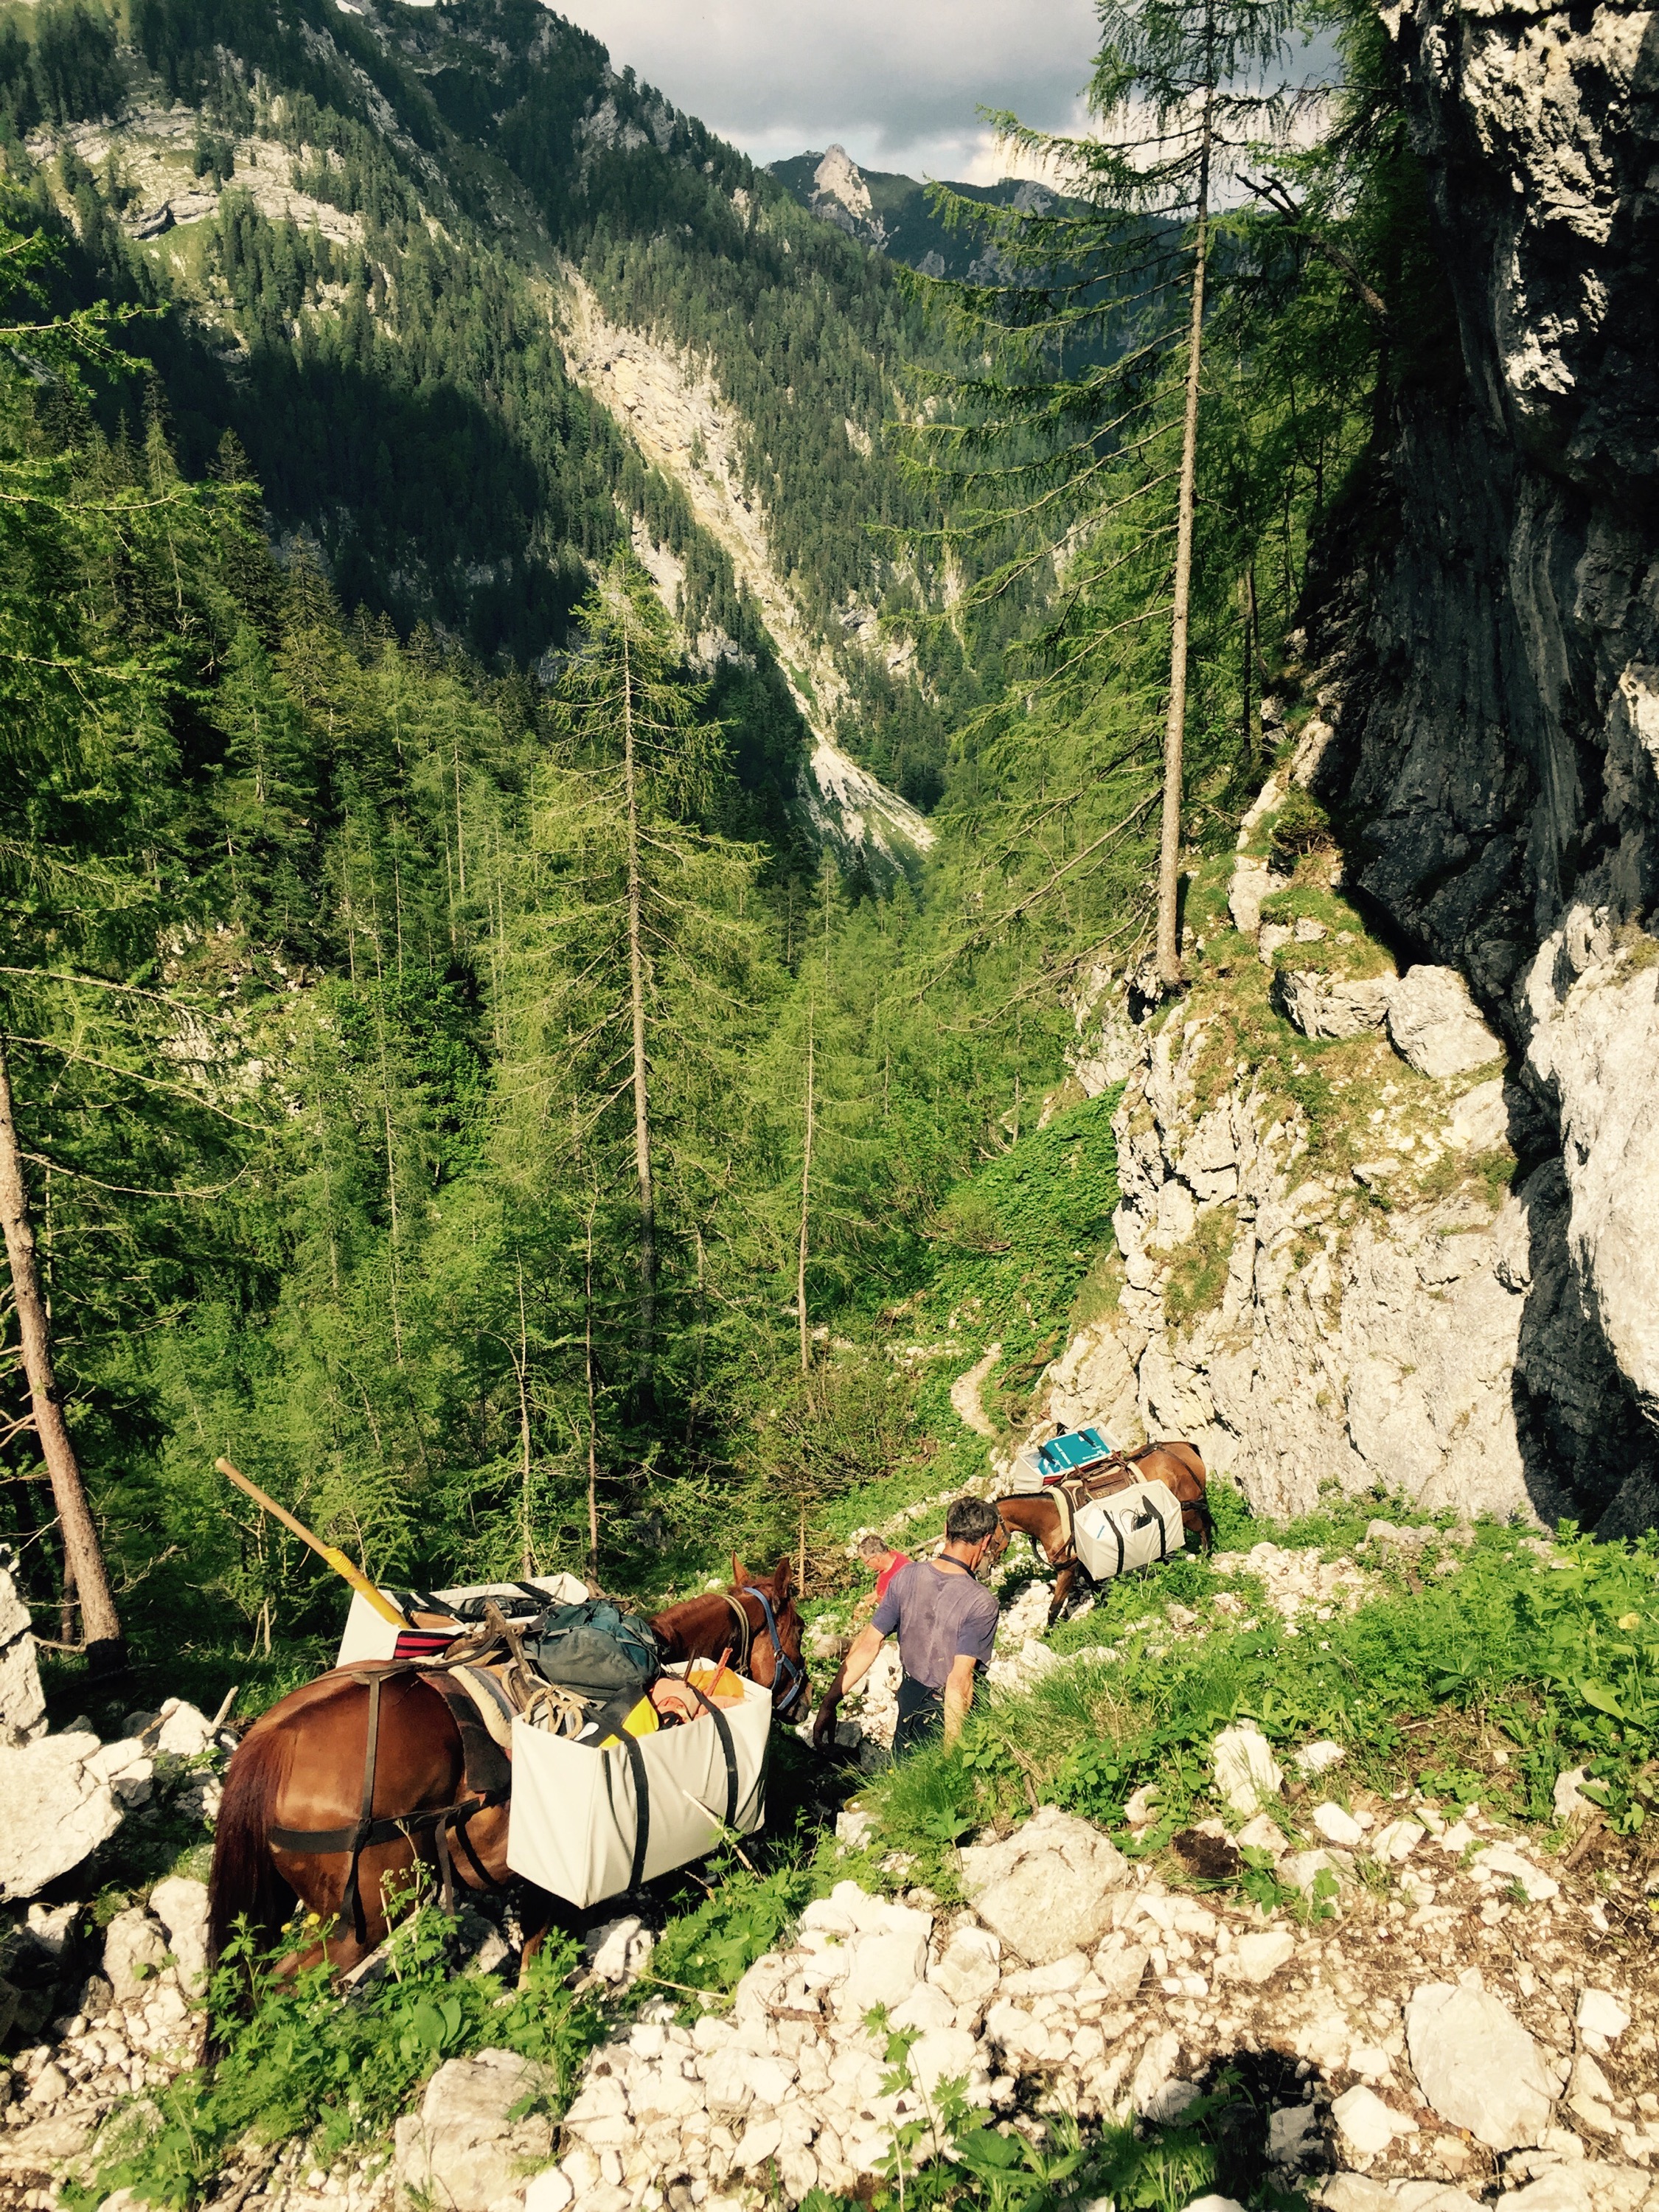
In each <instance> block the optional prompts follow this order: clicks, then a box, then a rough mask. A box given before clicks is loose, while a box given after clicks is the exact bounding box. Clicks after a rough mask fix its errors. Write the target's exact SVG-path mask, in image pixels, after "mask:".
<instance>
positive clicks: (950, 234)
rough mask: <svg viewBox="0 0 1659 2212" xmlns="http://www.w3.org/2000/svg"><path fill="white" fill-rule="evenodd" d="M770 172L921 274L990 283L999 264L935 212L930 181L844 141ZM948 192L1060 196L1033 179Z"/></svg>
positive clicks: (1025, 203)
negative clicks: (878, 164) (860, 159)
mask: <svg viewBox="0 0 1659 2212" xmlns="http://www.w3.org/2000/svg"><path fill="white" fill-rule="evenodd" d="M767 173H768V174H769V176H773V177H775V178H776V179H778V181H779V182H780V183H781V184H782V185H784V186H785V188H786V189H787V191H789V192H790V193H791V194H792V195H793V197H794V198H795V199H797V200H798V201H799V203H800V204H801V206H803V207H804V208H806V209H807V210H810V211H811V213H812V214H813V215H816V216H818V217H819V218H820V219H821V220H822V221H823V222H828V223H830V224H832V225H833V226H834V228H836V229H837V230H839V231H842V232H843V233H844V234H845V235H846V236H847V237H848V238H850V239H853V240H855V241H856V242H857V243H858V244H859V245H860V246H870V247H872V248H873V249H874V251H875V252H878V253H882V254H884V255H886V256H887V257H888V258H890V259H891V260H895V261H901V262H902V263H904V264H905V265H906V267H908V268H911V269H914V270H916V271H917V273H918V274H919V275H920V276H950V277H956V278H960V279H963V280H964V281H966V282H968V283H980V282H981V281H986V282H994V281H995V278H996V276H997V274H998V266H999V264H996V263H995V262H994V259H993V258H991V256H990V255H989V254H988V253H987V250H986V249H985V248H984V246H982V245H981V244H980V242H979V241H978V240H975V238H974V236H973V235H972V234H971V233H964V232H963V231H960V230H953V229H951V228H950V226H949V225H948V224H946V223H945V222H943V221H942V220H941V219H940V218H939V216H937V215H935V214H934V213H933V209H932V208H931V207H930V206H929V204H928V200H927V194H928V191H929V189H930V188H931V185H932V184H933V179H931V178H929V179H927V180H926V181H919V180H918V179H916V178H915V177H909V176H906V175H904V174H903V173H902V172H899V171H890V170H882V169H863V168H860V166H859V164H858V163H857V162H856V161H854V160H853V158H852V156H851V155H849V154H848V151H847V149H846V148H845V147H844V146H842V145H839V144H832V145H831V146H829V148H827V149H826V150H825V151H824V152H823V153H822V154H793V155H787V156H786V157H785V158H784V159H783V160H781V161H772V162H769V163H768V165H767ZM945 188H946V190H947V191H951V193H953V194H955V195H957V197H961V198H963V199H965V200H974V201H977V202H978V203H979V204H981V205H982V206H984V207H986V208H987V209H988V208H1006V207H1012V208H1017V209H1018V210H1021V211H1022V212H1024V211H1026V210H1034V211H1036V213H1038V214H1046V213H1047V212H1048V210H1049V209H1050V208H1052V207H1054V206H1055V205H1057V204H1059V203H1060V195H1059V194H1058V193H1056V192H1054V191H1050V189H1049V188H1048V185H1043V184H1039V183H1037V182H1036V180H1035V179H1030V178H1020V177H1004V178H1002V179H1000V181H999V182H998V183H996V184H994V185H963V184H950V183H947V184H946V187H945Z"/></svg>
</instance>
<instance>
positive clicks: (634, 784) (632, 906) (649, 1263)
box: [623, 625, 657, 1391]
mask: <svg viewBox="0 0 1659 2212" xmlns="http://www.w3.org/2000/svg"><path fill="white" fill-rule="evenodd" d="M623 793H624V797H625V799H626V803H627V807H628V988H629V1000H630V1002H631V1006H632V1011H633V1016H634V1172H635V1176H637V1178H638V1181H639V1187H640V1367H641V1379H642V1381H643V1382H644V1383H645V1386H646V1389H647V1391H649V1389H650V1387H651V1364H652V1359H653V1352H654V1346H655V1340H656V1334H657V1205H656V1194H655V1192H654V1190H653V1186H652V1179H651V1091H650V1081H649V1073H648V1066H647V1059H646V1050H645V947H644V945H643V942H642V939H643V937H644V912H643V909H644V885H643V883H642V881H641V863H640V800H639V775H638V769H637V766H636V763H635V758H634V670H633V665H632V659H631V656H630V654H629V640H628V632H627V629H626V626H625V625H624V628H623Z"/></svg>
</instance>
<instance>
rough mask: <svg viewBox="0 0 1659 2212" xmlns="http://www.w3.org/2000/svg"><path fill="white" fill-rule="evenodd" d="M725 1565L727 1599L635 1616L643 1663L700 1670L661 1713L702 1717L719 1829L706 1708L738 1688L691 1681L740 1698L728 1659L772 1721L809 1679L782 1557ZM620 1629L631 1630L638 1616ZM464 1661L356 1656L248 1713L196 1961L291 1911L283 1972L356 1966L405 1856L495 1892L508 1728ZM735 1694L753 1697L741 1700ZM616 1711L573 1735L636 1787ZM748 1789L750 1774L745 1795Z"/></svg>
mask: <svg viewBox="0 0 1659 2212" xmlns="http://www.w3.org/2000/svg"><path fill="white" fill-rule="evenodd" d="M732 1565H733V1568H734V1570H735V1578H734V1581H733V1583H732V1588H731V1589H730V1590H729V1591H712V1592H710V1593H708V1595H706V1596H703V1597H697V1598H691V1599H688V1600H686V1601H684V1603H682V1604H679V1605H675V1606H671V1607H668V1608H667V1610H666V1611H665V1612H664V1613H659V1614H657V1615H656V1617H655V1618H654V1619H653V1620H652V1621H651V1622H650V1623H649V1625H648V1626H649V1628H650V1631H651V1635H652V1638H653V1639H654V1644H655V1650H656V1653H657V1655H658V1656H659V1657H660V1659H661V1660H663V1661H665V1662H669V1663H670V1665H672V1664H673V1662H698V1661H707V1662H713V1665H712V1667H705V1668H702V1670H701V1673H700V1672H699V1670H698V1668H696V1665H695V1663H694V1664H693V1665H691V1666H690V1668H689V1669H688V1671H687V1673H686V1675H685V1678H684V1682H683V1683H673V1682H672V1681H671V1678H669V1677H666V1676H665V1677H664V1678H663V1679H664V1680H665V1681H668V1682H669V1683H670V1686H671V1690H672V1692H673V1694H672V1695H671V1697H670V1698H668V1699H667V1700H666V1701H665V1703H664V1704H663V1711H664V1714H665V1717H670V1716H671V1717H673V1718H675V1719H678V1718H680V1717H682V1709H684V1717H689V1718H698V1717H701V1716H700V1715H699V1712H698V1708H699V1707H701V1708H703V1709H705V1710H706V1715H707V1718H708V1720H709V1721H713V1722H714V1723H716V1725H717V1727H718V1729H719V1740H720V1749H721V1750H722V1751H723V1753H724V1756H725V1766H726V1774H727V1775H728V1777H730V1778H731V1779H732V1788H731V1789H730V1790H728V1795H727V1806H726V1809H727V1815H728V1822H729V1819H730V1815H731V1813H732V1805H733V1802H734V1800H735V1794H736V1789H735V1785H736V1767H735V1765H734V1759H733V1753H732V1728H731V1727H730V1726H729V1725H728V1724H727V1721H728V1717H727V1716H726V1714H723V1713H722V1712H721V1711H720V1707H721V1706H722V1705H725V1706H731V1705H737V1704H740V1703H742V1702H743V1699H742V1698H741V1697H738V1696H732V1697H720V1696H718V1695H711V1694H706V1693H705V1690H704V1688H702V1687H700V1686H699V1683H700V1682H702V1683H704V1684H706V1685H707V1686H708V1691H711V1692H719V1691H720V1689H721V1688H722V1687H723V1686H726V1685H730V1686H731V1687H732V1689H733V1691H734V1692H735V1691H738V1690H740V1689H741V1685H740V1684H738V1683H735V1682H733V1681H732V1676H731V1674H729V1673H728V1672H726V1662H731V1664H732V1665H733V1666H735V1667H736V1668H737V1669H738V1673H739V1674H741V1675H743V1676H744V1677H745V1678H746V1680H748V1681H749V1682H750V1683H752V1684H754V1685H757V1686H758V1687H759V1688H760V1689H763V1690H766V1691H769V1692H770V1693H771V1699H772V1711H773V1712H775V1713H781V1714H783V1715H784V1716H785V1717H787V1715H788V1714H789V1713H790V1712H792V1711H795V1710H797V1709H798V1708H799V1705H800V1704H801V1701H802V1700H803V1699H804V1698H805V1694H806V1687H807V1685H806V1675H805V1668H804V1667H803V1665H802V1662H801V1656H800V1638H801V1622H800V1616H799V1613H798V1612H797V1610H796V1606H795V1592H794V1589H793V1579H792V1575H791V1570H790V1564H789V1562H788V1561H787V1559H783V1560H780V1561H779V1563H778V1565H777V1568H776V1569H775V1571H774V1573H773V1574H772V1575H771V1576H770V1577H768V1578H766V1579H764V1580H757V1579H756V1578H755V1577H751V1576H750V1575H748V1574H746V1573H745V1572H744V1570H743V1568H742V1567H741V1565H738V1562H737V1561H736V1560H735V1559H734V1560H733V1562H732ZM497 1625H499V1617H497ZM630 1626H631V1627H632V1628H633V1629H634V1631H635V1634H636V1635H637V1633H638V1629H639V1625H638V1624H637V1623H635V1624H630ZM511 1640H512V1639H509V1641H511ZM513 1656H514V1659H515V1661H516V1660H517V1658H518V1653H517V1651H516V1650H514V1654H513ZM462 1672H466V1673H475V1672H477V1669H476V1668H465V1669H463V1668H461V1667H460V1666H459V1663H458V1662H457V1661H456V1660H455V1659H453V1657H452V1656H450V1655H449V1654H448V1653H446V1654H445V1655H444V1656H443V1657H442V1658H440V1657H439V1656H438V1655H437V1654H436V1653H435V1652H431V1651H429V1650H428V1652H427V1653H426V1654H424V1655H423V1656H412V1657H404V1658H391V1659H366V1660H359V1661H354V1662H348V1663H345V1664H342V1665H340V1666H337V1667H336V1668H333V1669H332V1670H331V1672H330V1673H328V1674H324V1675H322V1676H320V1677H319V1679H318V1680H316V1681H314V1682H308V1683H307V1684H306V1685H305V1686H303V1687H302V1688H301V1689H298V1690H295V1691H292V1692H289V1695H288V1696H287V1697H285V1698H283V1699H280V1700H279V1701H278V1703H277V1704H276V1705H273V1706H272V1707H271V1708H270V1711H268V1712H266V1713H264V1714H262V1715H261V1717H259V1719H258V1720H257V1721H256V1722H255V1723H254V1724H253V1726H252V1728H251V1729H249V1730H248V1732H247V1735H246V1736H245V1737H244V1738H243V1740H242V1742H241V1743H240V1746H239V1747H238V1749H237V1752H236V1754H235V1757H234V1759H232V1761H231V1763H230V1768H229V1771H228V1774H227V1776H226V1778H225V1792H224V1800H223V1802H222V1805H221V1807H220V1811H219V1820H218V1827H217V1833H216V1838H215V1843H214V1852H213V1871H212V1877H211V1881H210V1912H209V1946H210V1964H212V1963H216V1961H217V1960H218V1959H219V1958H220V1957H221V1956H222V1954H223V1953H224V1951H225V1948H226V1946H227V1945H228V1943H229V1942H230V1939H231V1937H232V1936H233V1934H234V1932H235V1930H236V1928H237V1926H238V1923H246V1927H247V1929H248V1930H249V1932H250V1933H251V1935H252V1937H253V1939H254V1941H255V1942H257V1943H258V1944H259V1945H260V1946H261V1947H262V1948H264V1949H267V1950H268V1949H269V1948H270V1947H272V1946H273V1945H275V1944H276V1942H277V1941H278V1939H279V1938H280V1936H281V1934H282V1931H283V1928H284V1927H285V1926H286V1925H287V1924H288V1922H289V1919H290V1917H292V1915H293V1913H294V1911H295V1908H296V1906H298V1907H301V1908H302V1909H303V1910H304V1911H305V1912H306V1913H307V1915H311V1916H314V1918H313V1920H312V1921H311V1922H310V1924H311V1925H312V1926H313V1927H317V1928H318V1929H319V1934H318V1935H317V1936H316V1938H315V1940H314V1941H313V1942H311V1943H310V1944H309V1946H307V1947H304V1948H301V1950H299V1951H298V1952H296V1953H295V1955H294V1957H293V1958H292V1960H289V1961H287V1962H285V1964H286V1965H287V1966H289V1967H291V1968H298V1967H301V1966H310V1965H313V1964H315V1963H316V1962H318V1961H319V1960H323V1959H326V1960H328V1961H329V1963H330V1964H331V1965H332V1966H336V1967H337V1968H342V1969H344V1968H349V1967H350V1966H355V1965H356V1964H357V1963H358V1961H359V1960H362V1959H364V1958H367V1957H368V1954H369V1953H370V1952H371V1951H373V1950H374V1948H375V1947H376V1945H377V1944H379V1943H380V1942H381V1941H382V1940H383V1939H384V1937H385V1936H386V1932H387V1929H388V1928H389V1926H390V1924H391V1921H392V1917H394V1915H395V1912H396V1910H397V1903H398V1898H399V1897H400V1896H402V1895H406V1894H407V1892H408V1888H409V1886H410V1883H411V1882H412V1881H413V1880H414V1879H415V1878H416V1876H415V1870H416V1867H417V1865H419V1866H424V1867H426V1868H428V1869H431V1870H433V1871H434V1872H435V1874H436V1875H437V1877H438V1879H439V1881H441V1885H442V1887H443V1889H444V1892H445V1894H446V1896H450V1895H453V1890H454V1887H455V1885H456V1884H457V1883H459V1885H460V1887H463V1888H465V1889H471V1890H473V1891H483V1890H498V1889H501V1888H504V1887H506V1886H507V1881H508V1880H509V1878H510V1875H509V1868H508V1863H507V1850H508V1832H509V1816H510V1813H511V1807H512V1797H513V1764H512V1759H511V1756H510V1752H509V1747H510V1745H511V1742H512V1737H511V1733H510V1730H501V1729H493V1728H491V1727H488V1726H486V1724H485V1718H484V1717H483V1713H481V1709H480V1703H479V1693H478V1691H477V1688H476V1686H475V1687H472V1688H469V1686H467V1685H466V1684H465V1683H464V1682H463V1681H462V1680H459V1679H458V1678H459V1674H461V1673H462ZM507 1672H508V1673H509V1674H510V1672H511V1669H510V1667H509V1668H508V1669H507ZM745 1694H746V1697H747V1698H748V1699H749V1700H750V1702H752V1701H753V1699H754V1696H755V1692H754V1691H753V1690H750V1691H748V1692H746V1693H745ZM764 1702H765V1701H764V1700H762V1703H763V1705H764ZM620 1713H621V1708H620V1706H619V1705H618V1706H617V1707H615V1708H611V1707H607V1708H605V1709H604V1712H603V1714H602V1717H601V1718H600V1719H599V1721H598V1722H597V1723H589V1725H588V1726H587V1727H586V1728H584V1729H582V1730H581V1731H580V1733H581V1734H583V1735H592V1730H593V1728H594V1727H595V1726H598V1727H599V1728H600V1729H604V1728H606V1727H612V1728H613V1733H611V1735H606V1736H605V1737H604V1739H603V1742H604V1743H608V1744H612V1745H616V1746H617V1747H620V1750H621V1751H623V1752H625V1753H626V1754H627V1758H628V1759H629V1762H630V1764H631V1765H632V1770H633V1773H634V1776H635V1778H636V1780H637V1781H639V1782H640V1783H641V1784H642V1782H643V1769H642V1767H641V1763H640V1747H639V1746H638V1745H637V1744H635V1742H634V1739H633V1736H632V1735H631V1734H629V1733H628V1732H627V1730H626V1729H625V1728H624V1726H623V1722H622V1719H621V1717H620ZM742 1717H743V1716H740V1715H737V1714H733V1715H731V1716H730V1718H731V1719H732V1720H733V1721H736V1720H739V1719H741V1718H742ZM765 1717H766V1716H765V1715H764V1714H763V1716H762V1726H763V1725H764V1719H765ZM576 1718H578V1719H579V1718H580V1716H576ZM655 1725H656V1723H655V1722H654V1720H653V1722H652V1726H653V1728H654V1727H655ZM672 1733H673V1734H674V1735H686V1734H688V1733H689V1731H686V1730H684V1729H675V1730H674V1731H673V1732H672ZM503 1737H504V1738H505V1741H503V1740H502V1739H503ZM602 1752H603V1745H602V1746H601V1755H602ZM586 1755H587V1756H588V1757H589V1758H590V1759H591V1758H592V1757H593V1756H594V1754H593V1753H587V1754H586ZM757 1786H758V1785H756V1784H751V1802H752V1793H753V1790H755V1788H757ZM761 1802H763V1797H762V1799H761ZM641 1806H642V1801H641ZM641 1825H643V1823H642V1824H641ZM749 1825H751V1826H752V1825H754V1821H753V1820H752V1819H751V1820H750V1823H749ZM644 1856H645V1850H644V1838H643V1837H642V1836H641V1838H640V1847H639V1848H638V1850H636V1851H635V1855H634V1858H633V1864H632V1868H631V1872H632V1874H633V1875H634V1876H635V1879H636V1880H637V1879H638V1878H639V1876H640V1875H641V1863H642V1861H643V1859H644ZM624 1864H626V1862H624ZM576 1901H578V1902H586V1899H577V1900H576ZM554 1910H555V1898H554V1893H552V1892H550V1891H549V1890H547V1889H538V1888H536V1887H534V1885H533V1884H532V1911H531V1912H530V1913H529V1914H528V1915H527V1916H526V1937H527V1941H526V1951H527V1952H530V1951H533V1948H534V1947H535V1946H536V1945H537V1944H538V1943H539V1942H540V1941H541V1938H542V1936H544V1934H545V1932H546V1929H547V1927H548V1925H549V1924H550V1921H551V1919H552V1917H553V1913H554Z"/></svg>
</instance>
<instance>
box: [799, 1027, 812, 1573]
mask: <svg viewBox="0 0 1659 2212" xmlns="http://www.w3.org/2000/svg"><path fill="white" fill-rule="evenodd" d="M813 1113H814V1108H813V1099H812V1009H811V1005H810V1003H809V1005H808V1006H807V1009H806V1126H805V1135H804V1138H803V1141H802V1144H801V1155H800V1238H799V1243H798V1244H797V1246H796V1249H795V1317H796V1319H797V1321H798V1322H799V1324H800V1371H801V1373H802V1374H803V1375H810V1374H811V1370H812V1344H811V1338H810V1337H809V1336H808V1334H807V1333H806V1231H807V1208H808V1206H809V1205H810V1203H811V1194H812V1122H813ZM802 1541H803V1542H804V1541H805V1537H803V1539H802Z"/></svg>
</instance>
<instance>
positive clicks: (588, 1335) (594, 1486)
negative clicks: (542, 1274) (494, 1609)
mask: <svg viewBox="0 0 1659 2212" xmlns="http://www.w3.org/2000/svg"><path fill="white" fill-rule="evenodd" d="M582 1327H583V1334H584V1338H585V1349H586V1367H587V1578H588V1580H589V1582H590V1583H592V1585H593V1587H594V1589H596V1590H597V1589H598V1588H599V1422H598V1419H597V1418H596V1416H595V1410H594V1403H595V1396H596V1394H595V1391H594V1389H593V1208H592V1206H589V1207H588V1209H587V1249H586V1254H585V1255H584V1259H583V1266H582Z"/></svg>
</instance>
